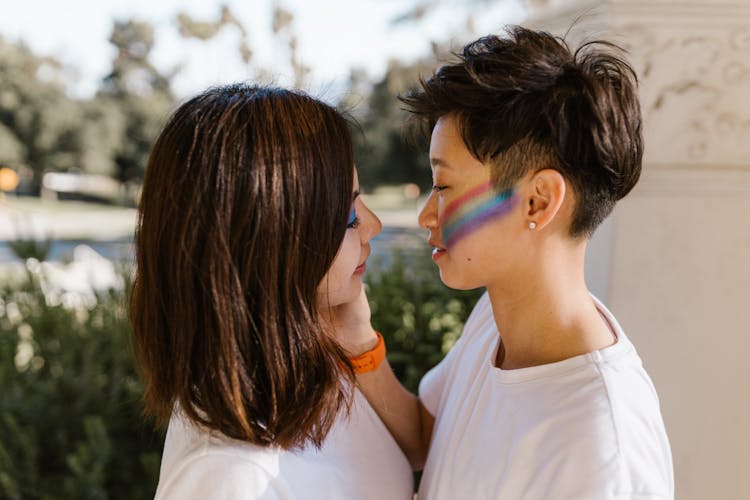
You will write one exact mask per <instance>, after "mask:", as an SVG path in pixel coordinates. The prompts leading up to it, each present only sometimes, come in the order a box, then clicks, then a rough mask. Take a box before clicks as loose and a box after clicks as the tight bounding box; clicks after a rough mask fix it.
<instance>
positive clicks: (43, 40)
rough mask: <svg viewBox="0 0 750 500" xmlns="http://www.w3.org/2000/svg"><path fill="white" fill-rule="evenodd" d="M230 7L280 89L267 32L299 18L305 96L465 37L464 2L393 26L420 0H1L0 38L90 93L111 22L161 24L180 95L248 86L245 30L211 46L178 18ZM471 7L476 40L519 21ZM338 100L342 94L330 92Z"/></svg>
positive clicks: (103, 70)
mask: <svg viewBox="0 0 750 500" xmlns="http://www.w3.org/2000/svg"><path fill="white" fill-rule="evenodd" d="M222 3H226V4H228V5H229V7H230V8H231V10H232V12H233V13H234V14H235V16H237V17H238V18H239V19H240V21H241V22H242V23H243V24H244V25H245V27H246V28H247V30H248V37H249V43H250V46H251V49H252V50H253V53H254V60H255V62H256V63H258V64H260V65H262V66H264V67H266V68H270V69H271V70H272V76H273V79H274V81H275V82H276V83H278V84H281V85H290V84H291V69H290V68H288V67H286V65H285V64H279V61H287V60H288V56H287V47H286V45H285V42H279V41H278V39H276V41H275V40H274V37H273V33H272V31H271V13H272V12H273V6H274V5H279V6H281V7H284V8H285V9H287V10H289V11H291V12H292V13H293V14H294V21H293V24H292V31H293V32H295V33H296V34H297V36H298V38H299V45H298V46H299V49H298V50H299V55H300V59H301V60H302V62H303V63H305V64H306V65H307V66H309V67H311V69H312V71H311V74H310V77H309V78H308V80H307V81H306V82H305V87H306V90H310V91H314V92H317V93H320V92H321V91H323V92H325V91H326V89H328V91H329V92H330V91H332V90H331V89H334V90H333V91H334V92H335V89H337V88H340V87H341V86H342V84H343V83H344V82H346V81H347V80H348V76H349V74H350V70H351V68H358V69H361V70H364V71H365V72H366V73H367V74H368V75H370V76H373V77H377V76H379V75H382V74H383V73H384V71H385V68H386V67H387V64H388V61H389V59H392V58H396V59H400V60H404V61H408V60H412V59H414V58H416V57H419V56H424V55H428V54H429V53H430V52H429V51H430V41H431V40H441V41H442V40H453V41H454V43H455V44H456V45H457V47H456V48H458V47H459V46H460V45H461V44H463V43H464V42H465V41H467V40H464V38H463V37H465V36H466V35H465V29H464V25H465V19H466V14H465V13H466V12H467V10H466V7H460V6H456V4H461V3H464V4H465V3H466V2H455V1H448V0H445V1H442V2H440V4H439V6H438V8H437V9H436V10H435V11H434V12H433V13H432V14H431V15H430V16H429V17H427V18H426V19H424V20H423V21H422V22H420V23H418V24H413V23H412V24H401V25H399V26H397V27H393V25H392V23H391V21H392V19H394V18H395V17H397V16H398V15H400V14H403V13H404V12H405V11H407V10H409V7H411V6H413V5H415V4H416V3H417V0H225V1H224V2H221V1H216V2H215V1H211V0H21V1H18V0H0V12H2V13H3V14H2V16H0V35H2V36H3V37H5V38H6V39H9V40H12V41H18V40H24V41H25V42H26V43H27V44H28V45H29V46H30V47H31V48H32V49H33V50H34V51H35V52H37V53H39V54H42V55H51V56H54V57H56V58H57V59H59V60H61V61H63V62H64V63H65V64H66V65H68V66H70V67H71V68H73V69H74V70H75V71H74V73H75V79H74V84H73V85H72V86H71V89H70V92H71V93H72V94H73V95H75V96H78V97H87V96H90V95H92V94H93V93H94V92H95V90H96V88H97V85H98V83H99V81H100V80H101V78H102V77H103V76H104V75H106V74H107V71H108V69H109V68H110V64H111V60H112V58H113V55H114V52H113V49H112V46H111V44H109V42H108V41H107V40H108V38H109V35H110V32H111V29H112V24H113V21H114V20H115V19H128V18H137V19H139V20H145V21H149V22H150V23H152V24H153V25H154V26H155V27H156V44H155V48H154V51H153V56H152V60H153V61H154V63H155V65H156V66H157V67H158V68H159V69H160V70H166V69H169V68H174V67H177V66H180V67H181V70H180V72H179V73H178V75H177V77H176V78H175V80H174V90H175V92H176V94H177V95H178V96H181V97H184V96H187V95H190V94H193V93H196V92H198V91H200V90H202V89H203V88H205V87H207V86H209V85H213V84H219V83H227V82H231V81H237V80H245V79H247V78H248V77H249V76H250V74H249V72H248V68H247V67H246V66H245V65H244V64H243V63H242V61H241V60H240V58H239V56H238V55H237V54H238V52H237V49H236V47H237V45H238V43H239V40H240V34H239V32H238V31H237V30H235V29H233V28H231V27H229V28H224V29H223V30H222V32H221V33H220V35H219V36H218V37H217V38H216V39H213V40H211V41H209V42H208V43H206V42H201V41H197V40H195V41H193V40H185V39H182V38H181V37H180V36H179V34H178V32H177V27H176V22H175V17H176V14H177V13H178V12H180V11H185V12H187V13H188V14H190V15H191V16H193V17H194V18H197V19H201V20H208V21H213V20H216V19H217V18H218V15H219V10H220V6H221V4H222ZM489 4H491V5H487V3H485V5H482V6H481V7H479V6H476V5H475V6H474V7H471V8H470V9H473V10H472V14H473V17H474V22H475V27H476V31H477V33H478V34H485V33H489V32H498V31H499V30H500V29H501V28H502V26H504V25H505V24H508V23H511V22H518V21H520V20H521V19H522V16H523V11H522V8H521V7H520V0H499V1H496V2H489ZM329 97H332V98H335V97H336V96H329Z"/></svg>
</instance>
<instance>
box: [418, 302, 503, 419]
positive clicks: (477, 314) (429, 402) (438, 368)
mask: <svg viewBox="0 0 750 500" xmlns="http://www.w3.org/2000/svg"><path fill="white" fill-rule="evenodd" d="M487 311H489V314H491V312H492V309H491V305H490V300H489V296H488V295H487V293H486V292H485V294H484V295H482V297H481V298H480V299H479V301H478V302H477V304H476V305H475V306H474V309H473V310H472V312H471V315H470V316H469V319H468V320H467V321H466V325H464V330H463V332H462V333H461V338H459V339H458V342H456V345H454V346H453V348H452V349H451V350H450V352H449V353H448V354H447V355H446V356H445V358H443V360H442V361H441V362H440V363H438V364H437V365H435V367H433V368H432V369H431V370H430V371H428V372H427V373H426V374H425V375H424V377H422V380H421V381H420V382H419V399H420V401H422V404H423V405H424V407H425V408H426V409H427V411H429V412H430V414H432V416H435V415H436V414H437V409H438V405H439V403H440V398H441V396H442V394H443V392H444V390H445V387H446V385H447V384H448V382H449V380H450V374H451V373H452V372H453V366H454V365H455V364H456V363H457V362H458V358H459V357H460V352H461V350H462V346H463V344H464V343H466V342H467V341H469V339H470V338H471V336H472V335H473V333H474V332H475V330H476V329H477V327H478V326H479V325H478V323H481V321H482V320H483V319H484V316H486V315H487V314H488V312H487Z"/></svg>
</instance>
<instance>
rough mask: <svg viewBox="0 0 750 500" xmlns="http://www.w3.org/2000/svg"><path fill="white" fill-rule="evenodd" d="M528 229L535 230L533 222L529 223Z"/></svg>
mask: <svg viewBox="0 0 750 500" xmlns="http://www.w3.org/2000/svg"><path fill="white" fill-rule="evenodd" d="M529 229H536V222H534V221H531V222H529Z"/></svg>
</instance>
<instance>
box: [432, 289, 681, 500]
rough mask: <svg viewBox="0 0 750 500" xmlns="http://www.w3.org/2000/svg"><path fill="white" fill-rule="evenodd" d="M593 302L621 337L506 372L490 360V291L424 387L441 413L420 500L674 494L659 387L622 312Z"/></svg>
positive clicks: (641, 499)
mask: <svg viewBox="0 0 750 500" xmlns="http://www.w3.org/2000/svg"><path fill="white" fill-rule="evenodd" d="M594 300H595V299H594ZM595 302H596V305H597V308H598V309H599V312H600V313H601V314H602V316H603V317H604V318H605V319H607V320H608V321H609V323H610V325H611V327H612V329H613V332H614V333H615V334H616V336H617V339H618V340H617V342H616V343H615V344H614V345H612V346H610V347H607V348H605V349H602V350H599V351H595V352H592V353H588V354H584V355H581V356H576V357H573V358H570V359H566V360H564V361H560V362H558V363H552V364H548V365H543V366H534V367H530V368H522V369H517V370H502V369H499V368H496V367H495V366H494V363H493V362H494V359H495V355H496V353H497V349H498V345H499V334H498V330H497V326H496V324H495V321H494V317H493V315H492V306H491V304H490V301H489V297H488V296H487V294H486V293H485V295H484V296H483V297H482V298H481V299H480V300H479V302H478V303H477V305H476V307H475V308H474V311H473V312H472V314H471V316H470V317H469V320H468V321H467V323H466V326H465V328H464V333H463V335H462V336H461V338H460V339H459V341H458V342H457V343H456V345H455V346H454V347H453V349H452V350H451V351H450V353H449V354H448V355H447V356H446V358H445V359H444V360H443V361H442V362H441V363H440V364H439V365H438V366H436V367H435V368H434V369H433V370H431V371H430V372H429V373H428V374H427V375H425V377H424V378H423V379H422V382H421V384H420V388H419V389H420V397H421V399H422V402H423V404H424V405H425V407H426V408H427V410H429V411H430V413H432V414H433V415H434V416H435V426H434V428H433V434H432V442H431V446H430V453H429V456H428V458H427V463H426V465H425V469H424V474H423V476H422V480H421V483H420V489H419V499H420V500H437V499H446V500H456V499H472V500H483V499H498V500H500V499H502V500H536V499H539V500H541V499H544V500H551V499H554V500H558V499H559V500H568V499H570V500H612V499H618V500H624V499H628V500H630V499H632V500H636V499H637V500H657V499H658V500H664V499H672V498H674V479H673V470H672V456H671V452H670V448H669V441H668V440H667V434H666V431H665V429H664V423H663V421H662V417H661V413H660V410H659V400H658V398H657V395H656V391H655V389H654V386H653V384H652V382H651V380H650V379H649V377H648V375H647V374H646V372H645V370H644V369H643V366H642V363H641V359H640V358H639V357H638V354H637V353H636V351H635V348H634V347H633V344H632V343H631V342H630V341H629V340H628V338H627V337H626V336H625V334H624V333H623V331H622V329H621V328H620V326H619V325H618V324H617V321H616V320H615V318H614V317H613V316H612V314H611V313H610V312H609V311H608V310H607V309H606V308H605V307H604V306H603V305H602V304H601V303H599V302H598V301H596V300H595Z"/></svg>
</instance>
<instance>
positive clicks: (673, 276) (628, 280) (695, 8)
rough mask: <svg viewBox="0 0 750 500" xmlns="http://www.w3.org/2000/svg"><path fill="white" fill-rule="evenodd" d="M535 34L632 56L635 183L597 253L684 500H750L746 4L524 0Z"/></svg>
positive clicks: (749, 15)
mask: <svg viewBox="0 0 750 500" xmlns="http://www.w3.org/2000/svg"><path fill="white" fill-rule="evenodd" d="M527 5H528V7H529V11H530V15H531V17H530V19H529V22H528V24H529V25H531V26H535V27H539V28H544V29H547V30H549V31H552V32H555V33H560V34H561V33H564V32H565V31H566V29H567V28H568V27H569V26H570V23H571V21H572V20H573V19H575V18H576V17H577V16H579V15H581V14H583V18H582V19H581V20H580V21H579V24H578V26H577V27H576V28H574V29H573V31H572V33H571V34H572V37H571V38H572V39H573V40H574V41H577V40H580V39H581V38H585V37H586V36H594V37H597V36H603V37H606V38H608V39H611V40H614V41H616V42H618V43H620V44H622V45H625V46H626V47H627V48H628V49H629V50H630V52H631V57H630V60H631V62H632V63H633V64H634V67H635V69H636V71H637V73H638V75H639V78H640V80H641V87H640V88H641V103H642V108H643V113H644V126H645V138H646V155H645V160H644V166H643V167H644V168H643V176H642V178H641V181H640V182H639V185H638V186H637V187H636V189H635V190H634V191H633V193H631V194H630V195H629V196H628V197H627V198H625V199H624V200H623V201H621V202H620V204H619V205H618V207H617V208H616V210H615V213H614V214H613V215H612V217H610V219H609V221H608V222H607V224H606V225H605V226H604V228H603V230H602V231H599V232H598V234H597V235H595V237H594V240H593V241H592V245H591V247H590V252H591V253H592V255H590V257H591V263H593V264H592V265H591V266H590V267H591V269H592V270H593V271H594V276H593V278H592V279H591V281H593V282H595V283H596V284H598V287H599V288H600V289H601V291H600V293H601V294H603V295H604V298H605V300H606V302H607V303H608V304H609V305H610V307H611V308H612V310H613V312H614V313H615V314H616V316H617V317H618V319H619V320H620V322H621V323H622V325H623V327H624V328H625V330H626V331H627V332H628V334H629V336H630V337H631V338H632V339H633V341H634V343H635V344H636V346H637V347H638V350H639V352H640V353H641V357H642V358H643V360H644V363H645V366H646V369H647V370H648V372H649V373H650V374H651V376H652V378H653V380H654V383H655V385H656V388H657V390H658V392H659V395H660V399H661V404H662V412H663V415H664V419H665V422H666V425H667V431H668V433H669V437H670V440H671V443H672V451H673V456H674V463H675V482H676V488H677V498H679V499H680V500H708V499H711V500H713V499H721V500H734V499H736V500H740V499H750V473H749V472H748V471H750V324H749V323H748V315H750V1H747V0H725V1H721V2H720V1H710V0H611V1H597V2H594V1H587V2H570V1H565V0H547V1H545V0H528V2H527Z"/></svg>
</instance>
